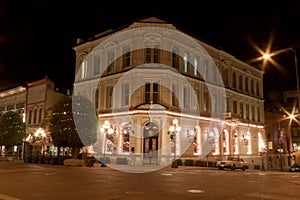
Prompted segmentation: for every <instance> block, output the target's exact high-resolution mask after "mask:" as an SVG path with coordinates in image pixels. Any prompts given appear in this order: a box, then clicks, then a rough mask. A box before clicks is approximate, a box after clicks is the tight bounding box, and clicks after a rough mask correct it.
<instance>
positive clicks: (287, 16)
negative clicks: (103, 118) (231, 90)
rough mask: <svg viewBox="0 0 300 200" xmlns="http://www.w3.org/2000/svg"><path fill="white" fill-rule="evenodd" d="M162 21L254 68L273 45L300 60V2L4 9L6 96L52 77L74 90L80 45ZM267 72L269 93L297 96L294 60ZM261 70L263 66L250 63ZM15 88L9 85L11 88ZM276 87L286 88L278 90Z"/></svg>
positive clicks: (0, 48) (52, 1) (0, 79)
mask: <svg viewBox="0 0 300 200" xmlns="http://www.w3.org/2000/svg"><path fill="white" fill-rule="evenodd" d="M151 16H156V17H161V18H162V19H164V20H167V21H169V22H170V23H173V24H174V25H175V26H176V27H177V28H179V29H181V30H183V31H185V32H186V33H188V34H191V35H193V36H195V37H196V38H198V39H200V40H202V41H204V42H206V43H208V44H210V45H212V46H214V47H216V48H218V49H222V50H224V51H226V52H228V53H230V54H232V55H233V56H235V57H237V58H239V59H241V60H242V61H246V62H248V61H249V60H251V59H253V58H256V57H259V56H260V54H259V53H258V52H257V50H255V48H254V46H253V44H256V45H257V46H258V47H260V48H261V49H262V50H264V49H266V47H267V44H268V43H269V41H270V38H272V49H271V50H273V51H275V50H279V49H283V48H288V47H293V48H294V49H295V50H296V52H297V55H298V56H297V57H299V59H298V60H300V55H299V54H300V1H299V0H289V1H279V2H276V1H269V0H264V1H261V0H260V1H258V0H251V1H250V0H249V1H228V0H227V1H190V0H185V1H182V2H181V1H179V2H177V1H165V0H164V1H163V0H160V1H137V0H136V1H125V0H124V1H112V0H106V1H103V0H98V1H89V0H85V1H63V0H60V1H58V0H35V1H34V0H19V1H16V0H1V1H0V89H1V88H7V87H9V86H12V85H15V84H19V83H24V82H26V81H29V82H31V81H36V80H39V79H41V78H44V77H45V76H46V75H48V76H49V77H50V79H52V80H53V81H55V82H57V83H60V84H64V85H71V84H72V83H73V80H74V68H75V53H74V51H73V50H72V47H73V46H74V45H75V44H76V38H78V37H82V38H88V37H89V36H92V35H94V34H97V33H100V32H102V31H105V30H107V29H109V28H119V27H121V26H123V25H128V24H131V23H132V22H133V21H134V20H136V19H142V18H146V17H151ZM274 59H275V60H276V62H277V63H279V64H280V65H281V67H282V68H284V69H285V71H281V70H279V69H277V67H275V66H273V65H272V64H269V65H268V66H267V67H266V68H265V69H264V70H265V75H264V76H265V90H267V91H269V93H272V92H273V91H282V90H285V89H295V88H296V81H295V79H296V78H295V77H296V76H295V64H294V63H293V62H294V55H293V53H292V52H287V53H283V54H281V55H277V56H276V57H274ZM251 64H252V65H253V66H255V67H261V64H262V63H261V62H255V63H251ZM8 83H9V84H8ZM278 83H279V84H280V85H278Z"/></svg>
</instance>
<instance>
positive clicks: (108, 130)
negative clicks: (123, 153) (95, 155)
mask: <svg viewBox="0 0 300 200" xmlns="http://www.w3.org/2000/svg"><path fill="white" fill-rule="evenodd" d="M102 128H103V130H104V152H103V157H104V161H103V163H102V165H101V166H103V167H105V166H106V165H105V163H106V158H105V152H106V149H107V147H106V145H107V144H106V143H107V136H108V135H110V134H112V133H113V132H114V130H113V129H112V128H111V124H110V123H109V121H108V120H106V121H105V122H104V124H103V125H102Z"/></svg>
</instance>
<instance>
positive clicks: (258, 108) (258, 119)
mask: <svg viewBox="0 0 300 200" xmlns="http://www.w3.org/2000/svg"><path fill="white" fill-rule="evenodd" d="M256 109H257V121H259V122H260V107H257V108H256Z"/></svg>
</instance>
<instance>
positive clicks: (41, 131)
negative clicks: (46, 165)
mask: <svg viewBox="0 0 300 200" xmlns="http://www.w3.org/2000/svg"><path fill="white" fill-rule="evenodd" d="M34 137H36V138H38V139H39V140H41V150H42V154H43V157H44V155H45V147H44V139H45V137H46V133H45V131H44V129H42V128H38V129H37V130H36V131H35V133H34Z"/></svg>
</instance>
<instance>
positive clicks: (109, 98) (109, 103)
mask: <svg viewBox="0 0 300 200" xmlns="http://www.w3.org/2000/svg"><path fill="white" fill-rule="evenodd" d="M112 104H113V87H111V86H109V87H107V88H106V108H111V107H112Z"/></svg>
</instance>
